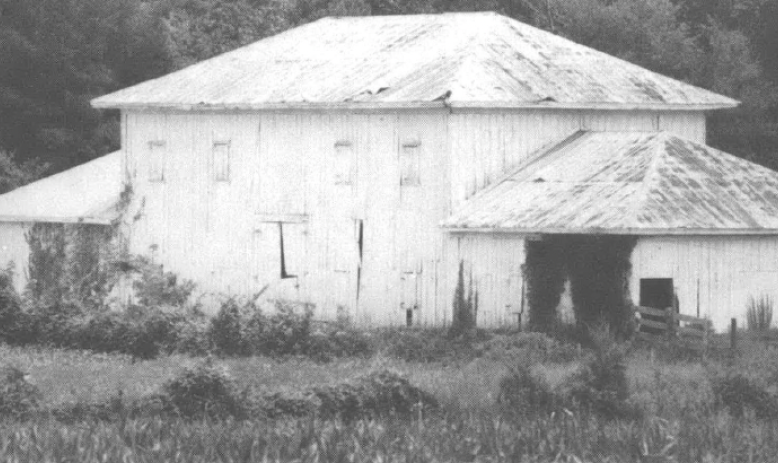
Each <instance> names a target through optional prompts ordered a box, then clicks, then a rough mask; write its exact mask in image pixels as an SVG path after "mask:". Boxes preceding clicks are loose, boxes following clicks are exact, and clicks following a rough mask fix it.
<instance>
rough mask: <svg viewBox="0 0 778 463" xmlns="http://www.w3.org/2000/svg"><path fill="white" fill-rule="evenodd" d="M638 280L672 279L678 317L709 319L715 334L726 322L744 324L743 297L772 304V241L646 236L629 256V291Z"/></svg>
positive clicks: (777, 274) (635, 290)
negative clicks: (769, 298) (769, 299)
mask: <svg viewBox="0 0 778 463" xmlns="http://www.w3.org/2000/svg"><path fill="white" fill-rule="evenodd" d="M641 278H673V280H674V281H673V283H674V285H675V287H676V292H677V296H678V299H679V304H680V311H681V313H684V314H688V315H693V316H696V315H697V307H698V306H699V310H700V315H701V316H703V317H709V318H710V319H711V320H712V321H713V324H714V327H715V328H716V330H717V331H726V330H727V329H728V327H729V322H730V319H731V318H733V317H734V318H737V320H738V325H739V326H746V319H745V316H746V306H747V303H748V299H749V297H751V296H753V297H759V296H760V295H762V294H767V295H770V296H772V298H773V301H776V302H778V237H770V236H765V237H758V236H751V237H734V236H730V237H649V238H641V239H640V240H639V241H638V244H637V246H636V247H635V250H634V251H633V254H632V277H631V280H630V292H631V294H632V298H633V300H634V301H635V302H636V303H637V302H639V298H640V279H641Z"/></svg>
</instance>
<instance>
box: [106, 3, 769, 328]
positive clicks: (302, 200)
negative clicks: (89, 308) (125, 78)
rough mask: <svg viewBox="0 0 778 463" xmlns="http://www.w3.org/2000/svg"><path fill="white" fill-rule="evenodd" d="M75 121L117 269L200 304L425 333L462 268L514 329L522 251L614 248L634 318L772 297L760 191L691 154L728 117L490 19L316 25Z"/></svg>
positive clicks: (724, 159) (445, 308) (743, 166)
mask: <svg viewBox="0 0 778 463" xmlns="http://www.w3.org/2000/svg"><path fill="white" fill-rule="evenodd" d="M93 105H94V106H95V107H97V108H115V109H119V110H121V114H122V116H121V123H122V131H121V133H122V153H123V154H122V169H123V172H124V182H125V183H126V184H127V185H128V186H129V189H131V191H132V196H131V199H130V201H129V206H128V207H127V209H126V210H125V211H124V215H123V217H124V219H123V233H124V234H125V236H126V238H127V240H128V242H129V245H130V250H131V251H132V252H133V253H138V254H147V255H148V254H151V255H153V257H154V259H155V261H157V262H161V263H163V264H164V265H165V266H166V268H167V269H168V270H172V271H175V272H177V273H179V274H180V275H181V276H183V277H185V278H189V279H192V280H194V281H195V282H197V283H198V285H199V287H200V288H201V289H202V290H203V291H210V292H216V293H230V294H253V293H258V292H262V294H263V296H264V297H267V298H287V299H293V300H302V301H307V302H311V303H313V304H315V306H316V315H317V316H318V317H322V318H333V317H335V316H337V315H338V313H340V312H343V311H345V313H347V314H348V315H349V316H351V318H352V319H353V320H354V321H356V322H358V323H360V324H363V325H403V324H406V323H409V322H410V323H412V324H414V325H415V324H421V325H438V326H440V325H446V324H448V323H450V321H451V316H452V313H451V307H452V298H453V294H454V287H455V285H456V281H457V271H458V268H459V264H460V262H462V263H463V264H464V265H465V267H466V268H467V269H468V272H469V273H470V274H471V276H472V279H473V284H474V286H475V287H476V288H477V290H478V292H479V312H478V324H479V325H480V326H485V327H486V326H491V327H494V326H504V325H511V324H513V325H515V323H516V317H515V316H514V313H515V312H517V311H519V310H521V307H520V306H521V300H522V294H523V285H524V283H523V282H524V278H523V276H522V270H521V269H522V264H523V261H524V240H525V239H526V238H527V237H532V236H536V235H538V234H544V233H581V234H602V233H613V234H635V235H639V236H640V238H639V243H638V246H637V248H636V249H635V251H634V254H633V276H632V284H631V287H632V296H633V298H634V299H635V301H636V302H637V301H638V300H639V298H640V294H639V293H640V289H641V280H642V279H663V281H667V280H668V279H672V281H671V282H670V286H671V287H673V288H674V290H675V292H676V294H677V295H678V298H679V301H680V306H681V311H682V312H685V313H686V312H688V313H690V314H693V315H694V314H696V311H697V310H698V307H699V310H700V312H701V315H703V316H709V317H711V318H712V319H713V321H714V323H715V325H716V327H717V328H723V326H724V324H725V323H726V322H727V320H728V319H729V317H731V316H734V317H742V316H743V313H744V312H745V303H746V300H747V297H748V296H749V295H759V294H762V293H767V294H771V295H773V297H775V298H778V174H776V173H774V172H771V171H769V170H767V169H764V168H762V167H759V166H756V165H754V164H750V163H748V162H746V161H742V160H739V159H735V158H733V157H732V156H729V155H726V154H724V153H720V152H718V151H715V150H713V149H711V148H708V147H706V146H705V132H706V127H705V112H706V111H709V110H715V109H721V108H731V107H734V106H736V105H737V102H736V101H734V100H732V99H730V98H727V97H724V96H721V95H717V94H714V93H712V92H709V91H707V90H703V89H700V88H696V87H693V86H690V85H688V84H685V83H683V82H679V81H676V80H673V79H670V78H667V77H665V76H662V75H659V74H656V73H653V72H650V71H648V70H645V69H643V68H640V67H638V66H635V65H633V64H630V63H628V62H625V61H622V60H619V59H617V58H614V57H612V56H609V55H606V54H603V53H601V52H598V51H595V50H592V49H589V48H587V47H584V46H581V45H578V44H575V43H573V42H570V41H568V40H566V39H563V38H561V37H558V36H555V35H553V34H550V33H548V32H544V31H541V30H539V29H536V28H533V27H531V26H528V25H526V24H522V23H520V22H517V21H514V20H511V19H509V18H506V17H503V16H500V15H497V14H493V13H457V14H441V15H417V16H381V17H360V18H325V19H322V20H319V21H316V22H314V23H311V24H308V25H305V26H301V27H298V28H295V29H292V30H289V31H287V32H284V33H282V34H279V35H277V36H274V37H270V38H267V39H264V40H261V41H259V42H256V43H254V44H251V45H248V46H246V47H243V48H240V49H238V50H235V51H232V52H229V53H226V54H223V55H220V56H217V57H214V58H212V59H209V60H206V61H204V62H201V63H198V64H195V65H193V66H190V67H188V68H185V69H182V70H180V71H177V72H174V73H172V74H169V75H166V76H163V77H161V78H158V79H154V80H151V81H148V82H144V83H141V84H139V85H136V86H133V87H130V88H127V89H124V90H120V91H118V92H115V93H112V94H109V95H106V96H103V97H100V98H97V99H95V100H93ZM538 179H541V180H540V181H537V180H538Z"/></svg>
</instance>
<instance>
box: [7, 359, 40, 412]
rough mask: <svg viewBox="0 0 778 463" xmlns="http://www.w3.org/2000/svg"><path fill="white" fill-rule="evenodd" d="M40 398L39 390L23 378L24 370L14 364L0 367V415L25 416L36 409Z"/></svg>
mask: <svg viewBox="0 0 778 463" xmlns="http://www.w3.org/2000/svg"><path fill="white" fill-rule="evenodd" d="M40 399H41V394H40V391H39V390H38V388H37V386H35V385H34V384H30V383H29V382H28V381H27V380H26V379H25V373H24V371H22V370H20V369H19V368H16V367H14V366H6V367H4V368H2V369H0V417H11V418H17V419H18V418H24V417H27V416H29V415H30V414H31V413H33V412H35V411H36V410H37V409H38V406H39V402H40Z"/></svg>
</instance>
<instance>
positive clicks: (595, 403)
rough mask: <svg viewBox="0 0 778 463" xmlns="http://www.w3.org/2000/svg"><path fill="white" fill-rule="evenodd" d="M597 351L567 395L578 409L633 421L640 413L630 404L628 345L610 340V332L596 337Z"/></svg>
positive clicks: (569, 385)
mask: <svg viewBox="0 0 778 463" xmlns="http://www.w3.org/2000/svg"><path fill="white" fill-rule="evenodd" d="M593 337H594V339H595V343H596V348H595V350H594V354H593V355H592V356H591V358H590V359H589V360H588V361H587V362H585V363H584V365H583V366H582V368H581V369H580V370H579V371H578V372H577V373H576V374H575V375H573V377H572V378H570V381H569V383H568V384H567V385H566V387H567V390H568V392H567V394H569V396H570V398H571V399H572V400H573V401H574V403H575V405H577V406H582V407H584V408H586V409H588V410H591V411H593V412H595V413H598V414H599V415H600V416H603V417H604V418H608V419H612V418H634V417H636V415H637V411H636V410H633V409H632V408H631V407H630V406H629V405H628V403H627V399H628V398H629V383H628V381H627V366H626V345H624V344H618V343H616V342H614V341H613V340H611V339H610V337H609V336H608V334H607V328H605V329H604V330H602V331H600V332H599V333H596V332H595V333H594V336H593Z"/></svg>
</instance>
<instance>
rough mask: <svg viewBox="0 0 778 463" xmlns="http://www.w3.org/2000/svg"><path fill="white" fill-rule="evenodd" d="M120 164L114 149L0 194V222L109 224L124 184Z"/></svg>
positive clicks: (118, 153) (115, 212) (120, 160)
mask: <svg viewBox="0 0 778 463" xmlns="http://www.w3.org/2000/svg"><path fill="white" fill-rule="evenodd" d="M121 165H122V153H121V152H120V151H116V152H113V153H111V154H107V155H105V156H102V157H99V158H97V159H95V160H93V161H90V162H87V163H85V164H81V165H80V166H76V167H73V168H72V169H68V170H66V171H63V172H60V173H58V174H55V175H52V176H50V177H46V178H44V179H41V180H38V181H36V182H32V183H30V184H27V185H25V186H23V187H20V188H17V189H15V190H13V191H11V192H8V193H6V194H3V195H0V222H58V223H95V224H110V223H111V220H113V219H114V218H116V217H117V215H118V211H117V210H116V205H117V204H118V202H119V198H120V196H121V193H122V189H123V187H124V185H123V181H122V170H121Z"/></svg>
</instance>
